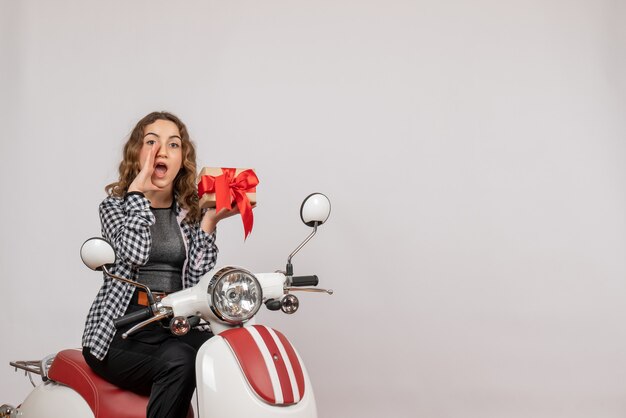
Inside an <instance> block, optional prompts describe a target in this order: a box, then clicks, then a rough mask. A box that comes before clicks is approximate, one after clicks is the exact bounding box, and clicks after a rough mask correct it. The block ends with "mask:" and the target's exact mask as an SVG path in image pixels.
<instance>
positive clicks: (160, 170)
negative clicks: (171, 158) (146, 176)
mask: <svg viewBox="0 0 626 418" xmlns="http://www.w3.org/2000/svg"><path fill="white" fill-rule="evenodd" d="M154 174H156V176H157V177H158V178H163V177H165V175H166V174H167V165H165V164H164V163H157V165H155V166H154Z"/></svg>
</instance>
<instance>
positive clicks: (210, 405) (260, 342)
mask: <svg viewBox="0 0 626 418" xmlns="http://www.w3.org/2000/svg"><path fill="white" fill-rule="evenodd" d="M273 341H274V342H276V344H274V343H273ZM281 342H283V343H284V344H282V343H281ZM289 359H291V361H290V360H289ZM283 363H285V365H283ZM285 366H286V367H285ZM196 376H197V390H198V406H199V411H198V414H199V416H200V418H213V417H216V418H217V417H225V416H228V417H230V418H244V417H245V418H249V417H255V418H275V417H285V418H286V417H294V418H316V417H317V411H316V407H315V397H314V394H313V387H312V385H311V382H310V379H309V376H308V373H307V371H306V369H305V367H304V364H303V363H302V361H301V359H300V357H299V356H298V354H297V353H296V352H295V349H293V347H292V346H291V344H290V343H289V342H288V341H287V340H286V338H285V337H284V336H283V335H282V334H280V333H278V332H277V331H274V330H272V329H271V328H267V327H264V326H260V325H255V326H251V327H246V328H237V329H233V330H228V331H225V332H223V333H221V334H220V335H217V336H215V337H214V338H211V339H210V340H208V341H207V342H206V343H205V344H204V345H203V346H202V347H201V348H200V350H199V351H198V355H197V359H196Z"/></svg>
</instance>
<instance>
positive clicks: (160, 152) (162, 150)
mask: <svg viewBox="0 0 626 418" xmlns="http://www.w3.org/2000/svg"><path fill="white" fill-rule="evenodd" d="M156 156H157V157H167V147H166V146H163V145H161V146H160V147H159V150H158V151H157V153H156Z"/></svg>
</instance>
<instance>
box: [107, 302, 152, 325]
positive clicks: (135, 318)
mask: <svg viewBox="0 0 626 418" xmlns="http://www.w3.org/2000/svg"><path fill="white" fill-rule="evenodd" d="M151 316H152V310H151V309H150V307H149V306H147V307H145V308H141V309H140V310H138V311H135V312H132V313H129V314H128V315H124V316H120V317H119V318H115V319H114V320H113V325H115V328H118V329H119V328H121V327H123V326H125V325H128V324H131V323H133V322H139V321H142V320H144V319H148V318H150V317H151Z"/></svg>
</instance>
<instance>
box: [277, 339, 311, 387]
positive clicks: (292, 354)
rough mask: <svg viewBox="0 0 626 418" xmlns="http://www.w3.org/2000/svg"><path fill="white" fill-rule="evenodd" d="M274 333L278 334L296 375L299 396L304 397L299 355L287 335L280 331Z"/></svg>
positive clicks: (302, 374)
mask: <svg viewBox="0 0 626 418" xmlns="http://www.w3.org/2000/svg"><path fill="white" fill-rule="evenodd" d="M276 335H278V338H279V339H280V342H282V343H283V347H285V351H286V352H287V357H289V362H290V363H291V366H292V367H293V372H294V374H295V375H296V381H297V382H298V390H299V392H300V397H301V398H302V397H304V390H305V388H304V373H303V372H302V367H301V366H300V357H298V354H296V350H294V349H293V346H292V345H291V343H290V342H289V340H288V339H287V337H285V336H284V335H283V334H281V333H280V332H276Z"/></svg>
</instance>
